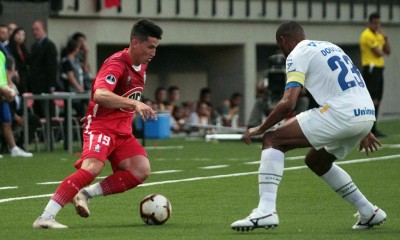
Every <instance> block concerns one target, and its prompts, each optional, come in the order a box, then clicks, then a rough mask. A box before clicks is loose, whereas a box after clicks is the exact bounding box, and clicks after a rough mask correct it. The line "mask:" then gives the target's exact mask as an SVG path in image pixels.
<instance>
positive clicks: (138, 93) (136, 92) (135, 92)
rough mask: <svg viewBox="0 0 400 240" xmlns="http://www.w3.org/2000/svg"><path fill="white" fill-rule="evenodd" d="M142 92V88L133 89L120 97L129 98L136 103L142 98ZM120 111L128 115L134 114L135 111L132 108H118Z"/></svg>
mask: <svg viewBox="0 0 400 240" xmlns="http://www.w3.org/2000/svg"><path fill="white" fill-rule="evenodd" d="M142 91H143V87H135V88H132V89H130V90H129V91H127V92H126V93H124V94H123V95H122V97H126V98H130V99H133V100H136V101H140V99H141V97H142ZM120 110H121V111H123V112H128V113H134V112H135V109H134V108H120Z"/></svg>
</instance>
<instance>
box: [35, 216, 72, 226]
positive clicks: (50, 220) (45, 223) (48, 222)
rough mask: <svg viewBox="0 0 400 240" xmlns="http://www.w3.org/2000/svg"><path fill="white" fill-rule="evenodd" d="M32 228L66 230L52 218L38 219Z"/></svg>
mask: <svg viewBox="0 0 400 240" xmlns="http://www.w3.org/2000/svg"><path fill="white" fill-rule="evenodd" d="M32 226H33V227H34V228H52V229H63V228H68V227H67V226H65V225H63V224H61V223H58V222H57V221H56V220H55V219H54V217H38V218H37V219H36V221H35V222H34V223H33V225H32Z"/></svg>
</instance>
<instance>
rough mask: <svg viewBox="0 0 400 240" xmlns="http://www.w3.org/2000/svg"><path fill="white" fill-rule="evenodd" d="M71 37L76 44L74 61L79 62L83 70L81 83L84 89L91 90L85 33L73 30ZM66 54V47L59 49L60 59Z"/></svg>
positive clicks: (91, 78) (91, 77)
mask: <svg viewBox="0 0 400 240" xmlns="http://www.w3.org/2000/svg"><path fill="white" fill-rule="evenodd" d="M71 39H73V40H75V41H76V42H77V44H78V49H79V51H78V54H77V55H76V61H77V62H79V63H80V64H81V68H82V70H83V73H82V74H83V85H84V88H85V90H91V88H92V82H93V76H92V74H91V69H90V64H89V59H88V55H89V45H88V43H87V41H86V35H85V34H83V33H81V32H75V33H74V34H73V35H72V37H71ZM66 55H67V47H65V48H63V49H62V50H61V59H62V58H64V57H65V56H66Z"/></svg>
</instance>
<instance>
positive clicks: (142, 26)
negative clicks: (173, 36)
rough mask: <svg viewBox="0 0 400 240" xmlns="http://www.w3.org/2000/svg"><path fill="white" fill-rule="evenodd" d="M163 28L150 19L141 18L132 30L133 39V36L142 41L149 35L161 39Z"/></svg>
mask: <svg viewBox="0 0 400 240" xmlns="http://www.w3.org/2000/svg"><path fill="white" fill-rule="evenodd" d="M162 34H163V30H162V29H161V27H159V26H158V25H156V24H155V23H153V22H152V21H150V20H148V19H140V20H139V21H137V22H136V23H135V24H134V25H133V27H132V31H131V41H132V39H133V38H135V37H136V38H138V39H139V40H140V41H146V40H147V38H148V37H154V38H157V39H159V40H160V39H161V36H162Z"/></svg>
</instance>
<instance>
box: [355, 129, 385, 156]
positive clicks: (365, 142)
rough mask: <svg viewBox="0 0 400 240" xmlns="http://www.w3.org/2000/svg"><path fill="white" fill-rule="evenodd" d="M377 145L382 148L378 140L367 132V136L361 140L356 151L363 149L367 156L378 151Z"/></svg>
mask: <svg viewBox="0 0 400 240" xmlns="http://www.w3.org/2000/svg"><path fill="white" fill-rule="evenodd" d="M378 145H379V146H380V147H381V146H382V145H381V143H380V142H379V140H378V139H377V138H376V137H375V136H374V134H372V133H371V132H369V133H368V135H367V136H365V137H364V138H363V139H362V140H361V142H360V147H359V148H358V151H362V150H363V149H364V150H365V154H367V156H369V152H374V151H378Z"/></svg>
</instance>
